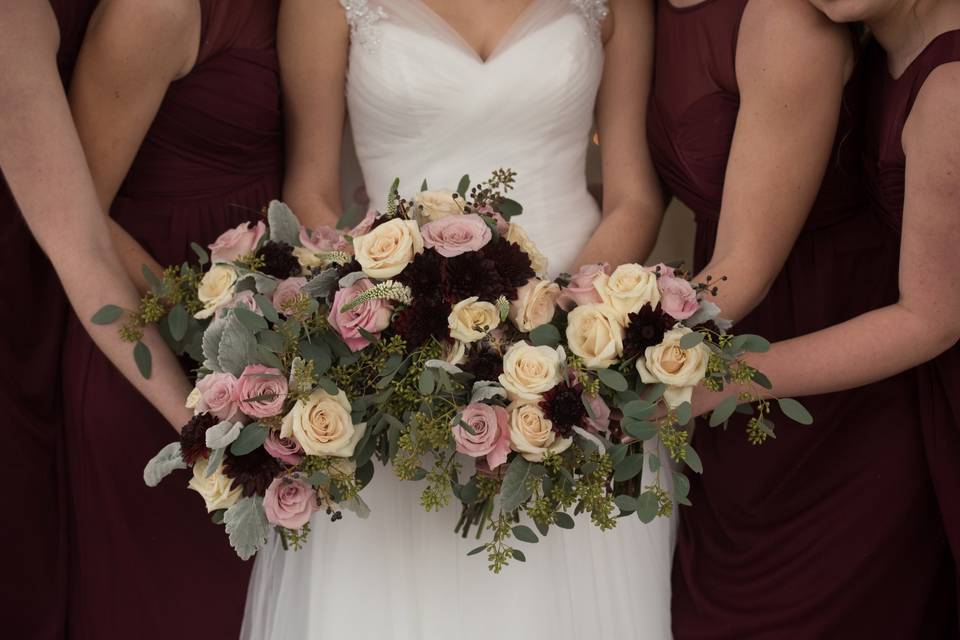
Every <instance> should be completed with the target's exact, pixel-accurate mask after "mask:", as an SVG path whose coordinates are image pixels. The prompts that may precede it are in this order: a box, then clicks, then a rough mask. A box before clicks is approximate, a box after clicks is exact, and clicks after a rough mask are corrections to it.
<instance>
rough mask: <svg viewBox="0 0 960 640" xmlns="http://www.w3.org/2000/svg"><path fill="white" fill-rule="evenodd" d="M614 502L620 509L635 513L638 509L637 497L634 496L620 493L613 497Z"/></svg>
mask: <svg viewBox="0 0 960 640" xmlns="http://www.w3.org/2000/svg"><path fill="white" fill-rule="evenodd" d="M613 502H614V504H616V505H617V507H618V508H619V509H620V511H623V512H626V513H633V512H634V511H636V510H637V499H636V498H634V497H633V496H628V495H626V494H623V495H619V496H617V497H616V498H614V499H613Z"/></svg>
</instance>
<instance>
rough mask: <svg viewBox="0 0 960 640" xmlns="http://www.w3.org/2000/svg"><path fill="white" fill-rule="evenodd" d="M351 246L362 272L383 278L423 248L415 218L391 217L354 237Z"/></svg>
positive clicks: (393, 272) (391, 275) (399, 269)
mask: <svg viewBox="0 0 960 640" xmlns="http://www.w3.org/2000/svg"><path fill="white" fill-rule="evenodd" d="M353 250H354V254H355V255H356V258H357V262H359V263H360V266H361V267H362V268H363V272H364V273H366V274H367V275H368V276H370V277H371V278H376V279H378V280H386V279H388V278H392V277H394V276H395V275H397V274H399V273H400V272H401V271H403V270H404V269H405V268H406V266H407V265H408V264H410V262H411V261H412V260H413V258H414V256H416V255H417V254H418V253H421V252H422V251H423V238H422V237H421V236H420V227H418V226H417V223H416V222H414V221H413V220H401V219H400V218H394V219H393V220H390V221H389V222H384V223H383V224H382V225H380V226H379V227H377V228H375V229H373V230H371V231H370V233H368V234H366V235H362V236H358V237H356V238H354V239H353Z"/></svg>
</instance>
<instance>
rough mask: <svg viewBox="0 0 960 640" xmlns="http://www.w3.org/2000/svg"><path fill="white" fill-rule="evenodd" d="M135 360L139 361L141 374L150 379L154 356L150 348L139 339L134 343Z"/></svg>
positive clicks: (138, 367)
mask: <svg viewBox="0 0 960 640" xmlns="http://www.w3.org/2000/svg"><path fill="white" fill-rule="evenodd" d="M133 361H134V362H136V363H137V369H138V370H139V371H140V375H141V376H143V378H144V379H145V380H149V379H150V376H151V374H152V372H153V356H152V355H150V348H149V347H148V346H147V345H145V344H143V343H142V342H140V341H139V340H138V341H137V343H136V344H135V345H133Z"/></svg>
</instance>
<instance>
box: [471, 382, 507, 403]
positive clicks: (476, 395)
mask: <svg viewBox="0 0 960 640" xmlns="http://www.w3.org/2000/svg"><path fill="white" fill-rule="evenodd" d="M506 397H507V392H506V391H505V390H504V389H503V387H501V386H500V385H499V384H498V383H496V382H491V381H489V380H478V381H476V382H474V383H473V394H472V395H471V396H470V402H471V403H474V402H483V401H485V400H493V399H494V398H506Z"/></svg>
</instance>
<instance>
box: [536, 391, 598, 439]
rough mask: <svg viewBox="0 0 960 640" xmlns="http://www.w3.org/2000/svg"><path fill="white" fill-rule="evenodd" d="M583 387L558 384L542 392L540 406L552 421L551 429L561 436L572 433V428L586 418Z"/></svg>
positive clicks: (565, 436)
mask: <svg viewBox="0 0 960 640" xmlns="http://www.w3.org/2000/svg"><path fill="white" fill-rule="evenodd" d="M582 396H583V387H581V386H580V385H574V386H569V385H566V384H558V385H557V386H555V387H554V388H553V389H550V391H547V392H546V393H544V394H543V400H541V401H540V408H541V409H543V414H544V415H545V416H546V417H547V418H548V419H549V420H550V421H551V422H552V423H553V430H554V431H555V432H556V433H557V435H559V436H560V437H562V438H569V437H570V436H572V435H573V428H574V427H579V426H581V425H582V424H583V422H584V421H585V420H586V419H587V417H588V415H587V408H586V407H585V406H583V399H582Z"/></svg>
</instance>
